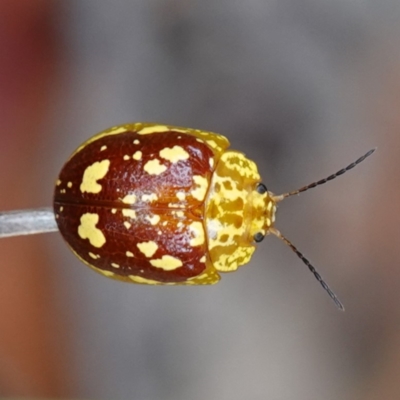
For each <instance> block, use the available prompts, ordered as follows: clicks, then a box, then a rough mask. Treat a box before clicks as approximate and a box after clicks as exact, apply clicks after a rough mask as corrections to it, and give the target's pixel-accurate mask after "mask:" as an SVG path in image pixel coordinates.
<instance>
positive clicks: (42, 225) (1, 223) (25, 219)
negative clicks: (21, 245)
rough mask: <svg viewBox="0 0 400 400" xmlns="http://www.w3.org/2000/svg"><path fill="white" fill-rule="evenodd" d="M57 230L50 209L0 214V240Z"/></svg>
mask: <svg viewBox="0 0 400 400" xmlns="http://www.w3.org/2000/svg"><path fill="white" fill-rule="evenodd" d="M57 230H58V227H57V224H56V221H55V219H54V213H53V210H52V208H50V207H46V208H37V209H34V210H15V211H6V212H0V238H4V237H10V236H19V235H33V234H36V233H45V232H55V231H57Z"/></svg>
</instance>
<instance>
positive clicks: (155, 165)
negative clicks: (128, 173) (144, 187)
mask: <svg viewBox="0 0 400 400" xmlns="http://www.w3.org/2000/svg"><path fill="white" fill-rule="evenodd" d="M143 169H144V170H145V171H146V172H147V173H148V174H149V175H160V174H162V173H163V172H165V171H166V170H167V167H166V166H165V165H162V164H160V160H158V159H155V160H150V161H147V163H146V164H145V166H144V167H143Z"/></svg>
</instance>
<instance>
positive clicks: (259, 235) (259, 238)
mask: <svg viewBox="0 0 400 400" xmlns="http://www.w3.org/2000/svg"><path fill="white" fill-rule="evenodd" d="M264 238H265V236H264V235H263V234H262V233H261V232H257V233H256V234H255V235H254V241H255V242H256V243H260V242H262V241H263V240H264Z"/></svg>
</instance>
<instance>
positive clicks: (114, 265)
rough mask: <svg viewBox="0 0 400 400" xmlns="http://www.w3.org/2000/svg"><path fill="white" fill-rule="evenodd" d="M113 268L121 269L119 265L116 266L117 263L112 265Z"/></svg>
mask: <svg viewBox="0 0 400 400" xmlns="http://www.w3.org/2000/svg"><path fill="white" fill-rule="evenodd" d="M111 266H112V267H114V268H119V265H118V264H115V263H111Z"/></svg>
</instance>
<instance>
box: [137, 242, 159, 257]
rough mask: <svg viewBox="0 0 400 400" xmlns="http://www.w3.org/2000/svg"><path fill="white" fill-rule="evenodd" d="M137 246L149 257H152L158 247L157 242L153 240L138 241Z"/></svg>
mask: <svg viewBox="0 0 400 400" xmlns="http://www.w3.org/2000/svg"><path fill="white" fill-rule="evenodd" d="M137 247H138V249H139V250H140V251H141V252H142V253H143V254H144V255H145V256H146V257H148V258H150V257H152V256H153V255H154V253H155V252H156V251H157V249H158V246H157V243H155V242H153V241H151V240H150V241H149V242H143V243H138V244H137Z"/></svg>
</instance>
